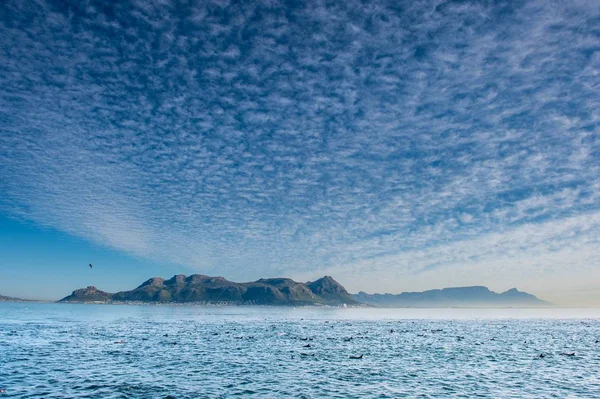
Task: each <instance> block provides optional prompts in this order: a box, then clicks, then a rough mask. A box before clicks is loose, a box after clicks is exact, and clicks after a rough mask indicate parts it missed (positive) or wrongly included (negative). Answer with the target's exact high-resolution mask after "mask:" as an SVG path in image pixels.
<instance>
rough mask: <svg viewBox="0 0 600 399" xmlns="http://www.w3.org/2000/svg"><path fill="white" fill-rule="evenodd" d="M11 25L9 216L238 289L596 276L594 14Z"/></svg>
mask: <svg viewBox="0 0 600 399" xmlns="http://www.w3.org/2000/svg"><path fill="white" fill-rule="evenodd" d="M0 7H1V10H2V12H0V43H1V51H2V52H1V53H0V57H1V58H0V63H1V65H0V87H2V88H3V89H2V91H1V92H0V130H1V136H0V193H2V198H1V199H0V207H1V209H2V210H3V212H6V213H8V214H11V215H15V216H17V217H23V218H26V219H31V220H34V221H36V222H38V223H40V224H43V225H47V226H51V227H54V228H57V229H60V230H63V231H67V232H69V233H71V234H74V235H76V236H80V237H84V238H86V239H89V240H92V241H94V242H98V243H101V244H103V245H107V246H109V247H111V248H115V249H118V250H122V251H126V252H129V253H132V254H134V255H137V256H144V257H148V258H152V259H156V260H162V261H168V262H173V263H177V264H182V265H186V266H189V267H192V268H195V269H198V270H203V271H206V272H218V273H221V274H226V275H229V276H233V277H240V278H246V277H255V276H258V275H262V274H269V275H273V274H278V273H284V272H288V271H290V270H292V271H295V272H296V273H298V274H303V273H307V274H310V273H316V272H317V271H320V270H323V269H325V268H338V269H339V270H348V271H352V273H353V275H360V274H365V273H364V272H365V271H373V272H374V273H375V272H381V271H383V270H386V271H388V272H390V273H391V272H393V271H395V272H397V274H399V275H405V274H406V273H413V272H414V271H417V270H420V271H421V272H420V273H425V274H426V273H428V272H427V270H433V269H436V267H437V265H438V264H441V263H443V264H448V265H450V266H451V267H450V266H449V267H442V268H437V269H436V273H438V275H439V276H450V275H451V274H452V273H453V272H452V268H455V269H456V268H459V267H463V266H460V265H464V264H465V262H466V263H469V261H468V260H469V259H479V258H480V250H481V246H488V245H496V244H493V242H504V241H503V240H509V241H510V244H508V245H507V246H506V247H504V246H502V245H500V246H499V248H505V250H506V251H508V252H509V253H510V254H512V255H510V262H511V264H512V265H517V264H518V265H519V266H518V267H517V266H510V268H515V271H509V270H507V269H504V270H499V269H498V268H496V267H495V266H490V267H489V270H488V272H487V274H485V273H483V274H482V279H483V277H486V278H487V279H488V280H493V279H494V278H496V276H498V275H500V274H502V273H507V275H508V276H512V277H510V278H512V280H511V281H517V279H518V276H519V275H520V274H519V273H522V272H523V273H525V272H526V271H527V270H534V269H535V268H536V266H535V265H536V259H545V257H548V256H550V255H549V254H552V253H553V252H552V251H553V249H552V248H553V247H552V245H556V246H558V247H561V248H562V246H561V245H562V244H561V243H562V242H564V243H567V244H566V245H567V246H569V247H570V248H577V245H578V244H577V243H576V242H579V243H585V244H582V245H586V248H587V250H586V251H584V252H582V253H581V257H582V258H581V259H579V258H578V259H579V260H578V262H581V264H584V263H586V262H588V263H587V264H588V267H592V266H593V265H596V266H597V265H598V263H597V253H596V252H595V251H594V250H592V249H591V247H589V245H591V244H589V243H593V237H594V234H596V233H597V226H598V221H597V216H596V215H597V212H598V210H599V209H600V206H599V205H600V196H599V193H600V180H599V178H598V176H600V156H599V148H600V135H599V134H598V133H599V132H598V123H599V120H598V109H600V95H599V94H598V93H600V91H599V90H598V88H599V84H600V78H599V73H600V69H599V65H600V63H599V62H598V61H600V58H599V57H600V56H599V55H598V54H600V53H599V52H598V50H599V48H600V46H599V45H598V34H599V33H598V30H597V28H596V26H597V20H598V18H600V7H599V6H598V5H597V3H596V2H591V1H590V2H586V1H580V2H569V4H562V3H561V2H551V1H524V2H517V3H515V2H506V3H502V2H500V3H494V4H490V3H486V2H463V3H456V2H444V1H420V2H419V1H413V2H395V1H389V2H385V1H384V2H370V3H364V2H355V1H349V2H335V3H332V2H321V1H311V2H306V3H303V4H301V5H294V6H292V5H288V6H284V5H282V4H279V3H272V2H268V1H265V2H198V3H193V2H190V3H185V4H184V3H180V2H120V3H119V4H110V5H106V4H102V3H100V2H93V1H90V2H80V3H79V2H77V3H60V4H57V3H54V2H46V1H39V2H23V1H8V2H5V3H3V5H2V6H0ZM586 215H587V216H586ZM542 226H546V227H542ZM542 228H545V229H550V233H551V234H550V235H549V236H541V237H543V240H542V241H540V242H537V241H536V242H535V243H530V244H527V245H525V246H524V247H521V246H519V245H518V242H519V240H525V242H529V241H527V240H528V237H529V236H528V235H527V234H529V233H531V234H532V237H540V235H539V234H538V233H534V232H537V231H538V230H535V229H542ZM532 229H533V230H532ZM565 229H566V230H565ZM515 232H519V234H517V235H516V236H515ZM573 235H574V236H576V237H578V238H577V239H576V240H579V241H576V240H575V239H573V238H572V237H573ZM596 236H597V234H596ZM482 237H484V238H482ZM485 237H487V238H485ZM490 237H495V238H490ZM515 237H518V238H515ZM486 240H492V242H489V241H486ZM494 240H497V241H494ZM544 240H546V241H544ZM545 242H552V243H554V244H552V245H550V244H545ZM588 244H589V245H588ZM449 248H455V249H456V251H458V252H459V253H461V257H458V258H456V257H455V255H454V254H453V250H449ZM531 248H537V249H536V250H535V251H537V252H531V251H532V250H530V249H531ZM448 251H450V252H448ZM519 251H521V252H519ZM534 253H535V254H537V255H536V256H537V257H536V256H533V255H532V254H534ZM584 253H585V254H587V255H585V256H587V258H583V256H584V255H583V254H584ZM486 254H487V255H486V256H485V259H486V264H489V265H492V264H495V263H494V262H497V261H499V259H504V257H505V256H506V253H505V252H503V251H497V252H494V251H491V252H486ZM453 259H454V260H453ZM524 259H528V261H527V262H525V261H524ZM544 262H545V263H544V264H547V265H552V262H551V261H549V260H548V261H544ZM589 262H595V263H589ZM358 265H360V266H358ZM556 265H557V266H556V267H559V266H558V265H559V263H556ZM482 267H484V266H482ZM549 267H550V266H549ZM561 267H562V266H561ZM565 267H566V266H565ZM357 268H359V269H360V270H357ZM511 270H512V269H511ZM581 276H584V277H582V278H585V279H587V280H588V281H589V279H590V274H589V273H587V274H586V273H584V274H581ZM593 279H595V280H594V281H597V282H600V276H599V275H598V274H595V275H593ZM395 284H397V286H398V290H400V289H407V288H408V287H406V286H404V285H402V284H403V283H402V281H401V279H397V280H395ZM390 290H392V288H390Z"/></svg>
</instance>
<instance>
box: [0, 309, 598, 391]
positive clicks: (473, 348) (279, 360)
mask: <svg viewBox="0 0 600 399" xmlns="http://www.w3.org/2000/svg"><path fill="white" fill-rule="evenodd" d="M0 313H1V314H2V318H1V319H0V388H5V389H6V393H5V394H4V395H5V397H13V398H16V397H19V398H63V397H74V396H77V397H88V398H142V397H143V398H166V397H172V398H231V397H256V398H322V397H334V398H335V397H337V398H358V397H360V398H401V397H429V398H447V397H463V398H472V397H503V398H520V397H524V396H530V397H537V398H541V397H561V398H564V397H577V398H597V397H599V396H600V379H599V378H598V373H597V370H598V369H599V366H600V357H599V356H598V349H599V348H600V344H599V343H597V342H596V341H597V340H598V339H600V324H599V323H598V320H600V310H598V309H543V310H542V309H540V310H533V309H486V310H483V309H435V310H431V309H344V308H287V307H282V308H273V307H197V306H130V305H122V306H111V305H89V304H86V305H69V304H38V303H27V304H25V303H3V304H0ZM561 353H575V355H574V356H565V355H561ZM361 354H362V355H363V358H362V359H351V358H350V356H358V355H361ZM540 354H544V356H545V357H543V358H541V357H540Z"/></svg>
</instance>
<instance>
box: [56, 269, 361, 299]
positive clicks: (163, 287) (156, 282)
mask: <svg viewBox="0 0 600 399" xmlns="http://www.w3.org/2000/svg"><path fill="white" fill-rule="evenodd" d="M60 302H187V303H189V302H196V303H227V304H257V305H294V306H302V305H338V306H339V305H358V303H357V302H356V301H355V300H354V298H352V296H351V295H350V294H348V292H347V291H346V289H345V288H344V287H342V285H341V284H339V283H338V282H337V281H335V280H334V279H333V278H331V277H329V276H325V277H322V278H320V279H318V280H316V281H312V282H310V281H309V282H307V283H299V282H296V281H294V280H292V279H289V278H269V279H260V280H257V281H254V282H249V283H235V282H233V281H229V280H227V279H225V278H223V277H209V276H204V275H200V274H193V275H191V276H184V275H182V274H179V275H176V276H173V277H172V278H170V279H168V280H165V279H162V278H160V277H154V278H151V279H149V280H147V281H145V282H144V283H142V284H141V285H140V286H139V287H137V288H135V289H133V290H130V291H121V292H117V293H115V294H111V293H108V292H104V291H100V290H98V289H97V288H96V287H87V288H82V289H79V290H75V291H73V293H72V294H71V295H69V296H67V297H65V298H63V299H61V300H60Z"/></svg>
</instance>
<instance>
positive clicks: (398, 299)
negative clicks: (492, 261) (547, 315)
mask: <svg viewBox="0 0 600 399" xmlns="http://www.w3.org/2000/svg"><path fill="white" fill-rule="evenodd" d="M353 297H354V299H355V300H357V301H358V302H360V303H364V304H368V305H372V306H377V307H391V308H407V307H408V308H411V307H416V308H435V307H547V306H552V304H551V303H549V302H546V301H542V300H541V299H539V298H537V297H536V296H535V295H531V294H528V293H526V292H522V291H519V290H517V289H516V288H512V289H510V290H508V291H505V292H502V293H500V294H498V293H496V292H494V291H490V290H489V289H488V288H487V287H482V286H473V287H454V288H444V289H441V290H428V291H423V292H403V293H401V294H367V293H365V292H362V291H361V292H359V293H358V294H356V295H354V296H353Z"/></svg>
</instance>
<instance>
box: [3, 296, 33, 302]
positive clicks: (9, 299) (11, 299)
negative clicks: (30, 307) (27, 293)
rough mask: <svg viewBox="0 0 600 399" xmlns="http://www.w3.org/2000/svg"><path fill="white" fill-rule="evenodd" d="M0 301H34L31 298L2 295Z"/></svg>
mask: <svg viewBox="0 0 600 399" xmlns="http://www.w3.org/2000/svg"><path fill="white" fill-rule="evenodd" d="M0 302H33V301H32V300H30V299H21V298H13V297H12V296H4V295H0Z"/></svg>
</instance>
